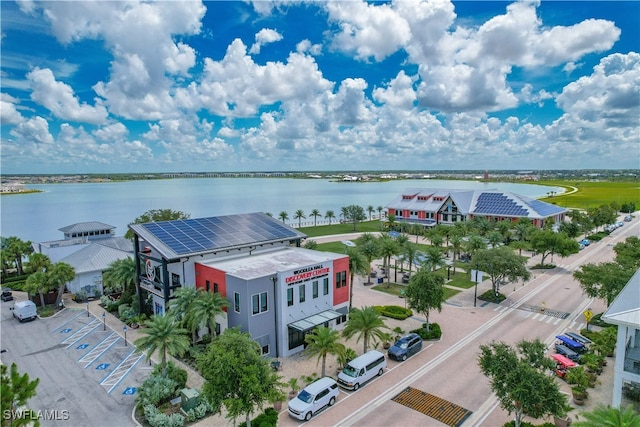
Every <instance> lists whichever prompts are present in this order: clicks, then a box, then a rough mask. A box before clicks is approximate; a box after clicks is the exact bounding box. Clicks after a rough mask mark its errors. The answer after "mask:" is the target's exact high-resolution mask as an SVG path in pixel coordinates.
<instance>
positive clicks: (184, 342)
mask: <svg viewBox="0 0 640 427" xmlns="http://www.w3.org/2000/svg"><path fill="white" fill-rule="evenodd" d="M146 326H147V327H146V328H144V329H141V330H140V333H141V334H142V335H143V336H142V337H140V338H138V339H137V340H135V342H134V345H135V346H136V347H138V348H139V349H141V350H145V349H146V350H147V361H149V359H151V356H152V355H153V354H154V353H155V352H156V351H157V352H160V356H161V364H162V365H161V366H162V377H163V378H166V377H167V355H170V356H180V355H182V354H184V353H185V352H186V351H187V350H188V349H189V338H187V336H186V335H185V334H186V333H187V330H186V329H182V328H180V327H179V326H178V323H177V322H176V321H175V319H174V318H173V316H157V315H156V316H153V317H152V318H151V319H149V320H147V322H146Z"/></svg>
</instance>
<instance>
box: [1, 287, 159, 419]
mask: <svg viewBox="0 0 640 427" xmlns="http://www.w3.org/2000/svg"><path fill="white" fill-rule="evenodd" d="M17 299H24V298H20V297H18V298H17ZM13 304H14V302H13V301H7V302H2V305H1V306H0V307H1V312H2V316H1V319H2V320H1V332H2V335H1V338H2V340H1V347H2V350H3V353H2V355H1V357H2V363H4V364H6V365H10V364H11V363H13V362H15V363H16V364H17V365H18V370H19V372H20V373H25V372H26V373H28V374H29V377H30V379H34V378H40V383H39V385H38V387H37V396H36V397H34V398H32V399H30V401H29V407H30V408H31V409H33V410H34V411H36V412H37V413H39V414H40V415H41V417H42V419H41V424H42V425H43V426H57V425H60V426H62V425H64V426H69V425H78V426H80V425H91V426H114V425H117V426H130V425H135V422H134V421H133V419H132V411H133V407H134V404H135V399H136V396H137V389H138V387H139V385H140V384H141V383H142V382H143V381H144V379H145V378H146V377H147V375H148V374H149V373H150V371H151V367H150V366H149V365H148V364H147V363H145V359H144V355H143V354H140V353H137V352H136V351H135V348H134V347H133V345H132V344H131V342H130V341H129V342H127V343H126V345H125V341H124V339H123V337H122V336H121V335H120V334H118V333H116V331H114V330H112V329H111V328H109V325H108V324H107V323H106V322H105V321H104V319H101V318H96V317H95V316H93V314H91V313H89V314H88V313H87V311H86V310H82V309H79V308H67V309H65V310H63V311H61V312H59V313H58V314H57V315H56V316H54V317H50V318H39V319H36V320H34V321H31V322H25V323H20V322H18V320H16V319H14V318H13V316H12V312H11V310H10V307H12V306H13ZM119 332H121V331H119Z"/></svg>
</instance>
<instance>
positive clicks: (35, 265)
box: [27, 252, 52, 273]
mask: <svg viewBox="0 0 640 427" xmlns="http://www.w3.org/2000/svg"><path fill="white" fill-rule="evenodd" d="M51 265H52V264H51V259H50V258H49V257H48V256H46V255H45V254H41V253H38V252H36V253H33V254H31V255H29V262H28V263H27V268H28V270H29V271H30V272H31V273H35V272H38V271H47V270H48V269H49V268H51Z"/></svg>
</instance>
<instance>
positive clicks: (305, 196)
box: [0, 178, 563, 242]
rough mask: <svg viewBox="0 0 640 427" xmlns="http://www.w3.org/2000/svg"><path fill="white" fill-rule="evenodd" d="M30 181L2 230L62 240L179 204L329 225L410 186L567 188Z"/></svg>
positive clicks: (512, 187) (414, 184)
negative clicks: (95, 224)
mask: <svg viewBox="0 0 640 427" xmlns="http://www.w3.org/2000/svg"><path fill="white" fill-rule="evenodd" d="M28 187H29V188H34V189H38V190H42V191H43V193H35V194H21V195H9V196H2V197H1V199H0V219H1V222H0V235H2V236H4V237H8V236H17V237H19V238H21V239H23V240H31V241H40V242H42V241H47V240H56V239H61V238H62V237H63V234H62V232H60V231H58V229H59V228H62V227H65V226H67V225H71V224H74V223H77V222H85V221H100V222H104V223H106V224H109V225H113V226H115V227H116V234H117V235H119V236H122V235H124V233H125V232H126V231H127V224H129V223H130V222H132V221H133V220H134V219H135V218H136V217H138V216H140V215H141V214H143V213H144V212H146V211H148V210H150V209H173V210H179V211H183V212H186V213H188V214H190V215H191V217H192V218H201V217H209V216H217V215H229V214H236V213H247V212H269V213H271V214H272V215H273V216H274V217H276V218H277V217H278V214H279V213H280V212H282V211H285V212H287V214H288V215H289V220H288V221H287V222H288V223H290V224H294V225H297V224H298V221H297V220H294V219H293V216H294V213H295V211H296V210H298V209H302V210H303V211H304V214H305V215H306V217H307V219H306V220H302V225H303V226H304V225H305V224H306V225H313V217H312V216H311V215H310V213H311V211H312V210H313V209H318V210H319V211H320V213H321V214H322V216H319V217H318V218H317V220H318V223H321V221H323V218H324V215H325V214H326V212H327V211H328V210H333V212H334V214H335V216H336V218H339V216H340V208H341V207H343V206H348V205H352V204H355V205H360V206H362V207H363V208H364V209H365V212H366V210H367V206H369V205H371V206H373V207H374V209H375V208H377V207H378V206H382V207H384V206H385V205H386V204H387V203H389V202H390V201H391V200H392V199H393V198H394V197H396V196H397V195H398V194H399V193H401V192H402V191H403V190H404V189H406V188H447V189H494V188H497V189H499V190H502V191H510V192H513V193H518V194H522V195H525V196H529V197H540V196H544V195H545V194H547V192H549V191H552V190H553V191H555V192H557V193H560V192H562V191H563V190H562V188H557V187H546V186H541V185H531V184H512V183H483V182H477V181H447V180H400V181H389V182H368V183H358V182H353V183H348V182H330V181H328V180H320V179H318V180H313V179H286V178H202V179H199V178H188V179H167V180H149V181H127V182H117V183H86V184H44V185H29V186H28ZM374 214H377V211H375V212H374ZM334 221H335V220H334Z"/></svg>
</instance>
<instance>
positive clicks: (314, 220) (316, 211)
mask: <svg viewBox="0 0 640 427" xmlns="http://www.w3.org/2000/svg"><path fill="white" fill-rule="evenodd" d="M321 215H322V214H321V213H320V211H319V210H318V209H314V210H312V211H311V216H312V217H313V226H314V227H315V226H316V222H317V220H318V217H319V216H321Z"/></svg>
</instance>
